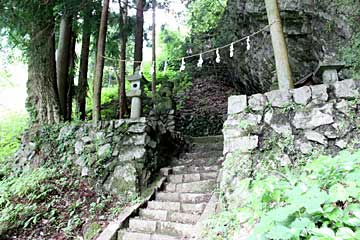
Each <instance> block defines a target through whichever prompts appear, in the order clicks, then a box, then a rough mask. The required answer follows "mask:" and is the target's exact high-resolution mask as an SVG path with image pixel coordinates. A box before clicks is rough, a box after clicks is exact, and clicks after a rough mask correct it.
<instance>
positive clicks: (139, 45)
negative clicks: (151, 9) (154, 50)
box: [134, 0, 144, 72]
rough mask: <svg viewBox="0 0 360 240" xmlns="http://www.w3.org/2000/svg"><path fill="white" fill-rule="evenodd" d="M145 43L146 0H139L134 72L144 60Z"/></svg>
mask: <svg viewBox="0 0 360 240" xmlns="http://www.w3.org/2000/svg"><path fill="white" fill-rule="evenodd" d="M143 44H144V0H137V3H136V31H135V52H134V61H135V62H134V72H135V70H136V68H137V67H139V66H140V64H141V63H140V62H141V61H142V60H143Z"/></svg>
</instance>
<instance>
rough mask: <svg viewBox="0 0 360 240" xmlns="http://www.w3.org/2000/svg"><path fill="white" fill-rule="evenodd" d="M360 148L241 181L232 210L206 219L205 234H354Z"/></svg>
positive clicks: (335, 239) (325, 237)
mask: <svg viewBox="0 0 360 240" xmlns="http://www.w3.org/2000/svg"><path fill="white" fill-rule="evenodd" d="M359 166H360V151H357V152H355V153H350V152H347V151H344V152H342V153H340V154H339V155H338V156H337V157H334V158H332V157H326V156H323V157H320V158H318V159H315V160H313V161H312V162H310V163H308V164H307V165H306V166H304V167H302V168H300V169H296V170H286V171H284V172H283V173H281V172H278V173H275V174H273V175H270V176H265V175H261V174H258V175H257V176H256V177H255V179H244V180H242V182H241V188H242V189H241V191H239V192H241V193H242V196H241V198H242V199H246V200H245V201H244V202H243V203H242V205H241V206H240V207H239V208H238V209H228V210H225V211H223V212H222V213H220V214H219V215H216V216H215V217H214V218H212V219H211V220H210V221H209V222H208V225H207V231H206V232H205V235H204V238H205V239H213V240H215V239H216V240H217V239H219V240H220V239H233V236H234V235H236V234H239V233H240V230H241V229H244V227H247V228H250V229H252V231H251V232H252V234H251V237H250V238H249V239H258V240H261V239H291V240H298V239H310V240H340V239H341V240H344V239H354V240H355V239H360V230H359V229H360V202H359V198H360V167H359Z"/></svg>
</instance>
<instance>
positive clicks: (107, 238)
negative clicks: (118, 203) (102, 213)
mask: <svg viewBox="0 0 360 240" xmlns="http://www.w3.org/2000/svg"><path fill="white" fill-rule="evenodd" d="M165 181H166V177H162V178H161V179H160V180H159V181H158V183H157V184H156V186H155V187H154V188H153V190H152V191H151V193H150V194H149V196H148V197H146V198H145V199H144V200H143V201H142V202H141V203H137V204H135V205H133V206H130V207H127V208H125V209H124V210H123V211H122V212H121V213H120V215H119V216H118V217H117V218H116V219H115V220H113V221H112V222H110V223H109V224H108V226H107V227H106V228H105V229H104V230H103V231H102V233H101V234H100V235H99V236H98V237H97V238H96V240H117V235H118V232H119V230H120V229H121V228H122V227H123V226H124V225H125V223H126V222H127V221H128V220H129V219H130V218H131V216H133V215H134V214H135V213H136V212H138V210H139V209H140V208H142V207H143V206H145V205H146V204H147V203H148V202H149V201H150V200H151V199H153V198H154V197H155V193H156V192H157V191H158V190H159V189H160V188H162V187H163V185H164V184H165Z"/></svg>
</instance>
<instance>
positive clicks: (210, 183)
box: [165, 179, 216, 193]
mask: <svg viewBox="0 0 360 240" xmlns="http://www.w3.org/2000/svg"><path fill="white" fill-rule="evenodd" d="M215 186H216V180H215V179H211V180H203V181H197V182H189V183H166V185H165V191H166V192H180V193H209V192H212V191H213V190H214V189H215Z"/></svg>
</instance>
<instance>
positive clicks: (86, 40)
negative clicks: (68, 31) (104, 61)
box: [77, 12, 91, 121]
mask: <svg viewBox="0 0 360 240" xmlns="http://www.w3.org/2000/svg"><path fill="white" fill-rule="evenodd" d="M90 16H91V12H90V13H85V16H84V23H83V24H84V25H83V35H82V46H81V57H80V70H79V82H78V87H77V111H78V115H79V117H80V119H81V120H83V121H84V120H85V118H86V96H87V90H88V70H89V55H90V37H91V24H90Z"/></svg>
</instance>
